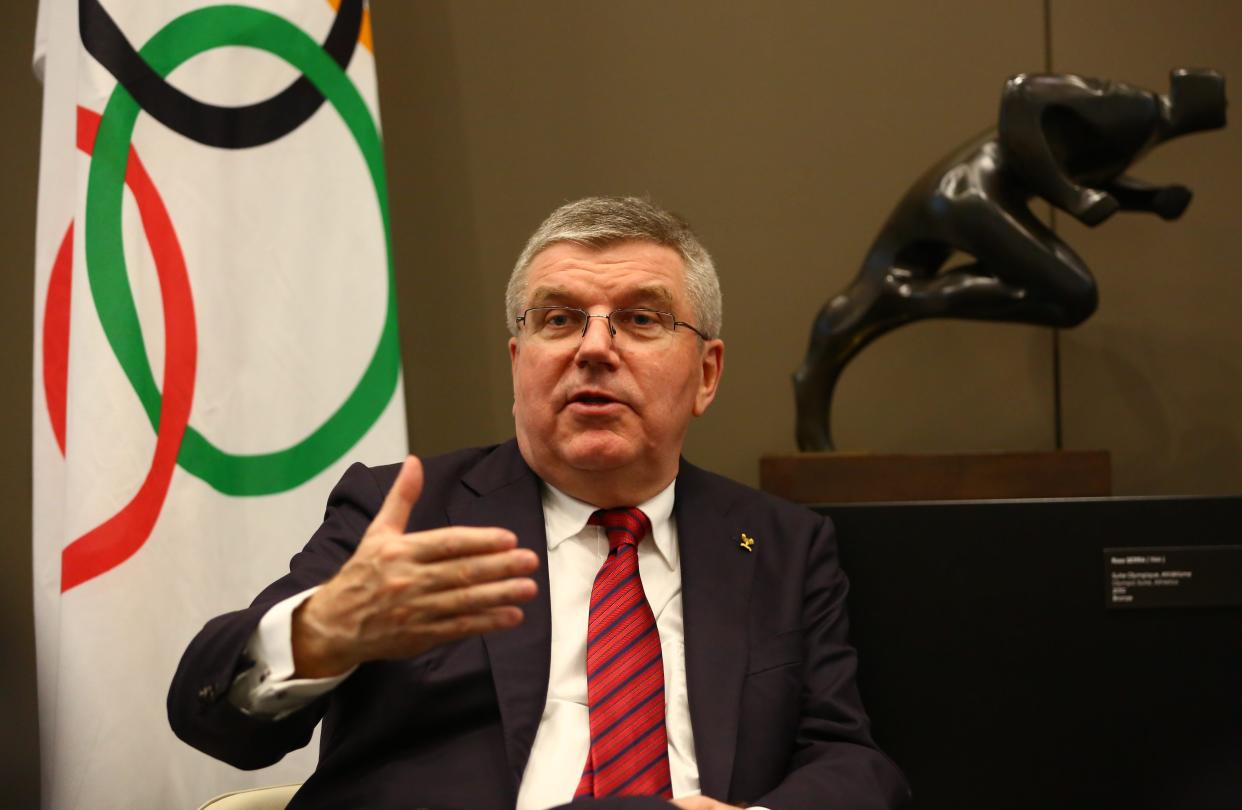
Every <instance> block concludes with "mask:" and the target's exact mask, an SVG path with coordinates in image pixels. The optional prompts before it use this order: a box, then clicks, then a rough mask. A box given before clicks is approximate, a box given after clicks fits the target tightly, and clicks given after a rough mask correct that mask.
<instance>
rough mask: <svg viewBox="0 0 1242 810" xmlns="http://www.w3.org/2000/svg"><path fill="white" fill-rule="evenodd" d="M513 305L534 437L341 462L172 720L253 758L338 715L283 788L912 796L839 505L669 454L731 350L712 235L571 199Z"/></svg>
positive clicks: (184, 669) (435, 801) (386, 795)
mask: <svg viewBox="0 0 1242 810" xmlns="http://www.w3.org/2000/svg"><path fill="white" fill-rule="evenodd" d="M506 303H507V306H508V311H509V318H510V324H511V330H512V332H513V337H512V338H511V339H510V341H509V349H510V358H511V363H512V372H513V391H514V406H513V413H514V423H515V428H516V440H514V441H510V442H508V443H505V444H502V445H499V446H496V447H490V448H481V449H474V450H466V451H460V452H457V453H452V454H449V455H446V456H441V457H438V458H435V459H430V460H428V461H427V463H426V465H425V466H424V465H423V464H422V463H421V462H419V460H417V459H415V458H413V457H411V458H409V459H407V460H406V461H405V463H404V464H402V465H400V466H399V467H397V466H393V467H383V468H375V469H368V468H365V467H363V466H361V465H355V466H354V467H352V468H350V470H349V471H348V472H347V473H346V475H345V476H344V478H342V480H341V482H340V483H339V484H338V485H337V487H336V489H335V490H334V491H333V493H332V495H331V497H330V500H329V505H328V511H327V516H326V518H325V521H324V524H323V525H322V526H321V528H320V529H319V531H318V532H316V534H315V535H314V537H312V538H311V540H310V542H309V543H308V544H307V546H306V548H305V549H304V550H303V551H302V552H301V553H299V554H298V555H296V556H295V557H294V559H293V560H292V562H291V565H290V572H289V574H288V575H286V576H285V577H284V578H282V579H281V580H279V581H277V582H276V583H274V584H273V585H272V586H270V587H269V588H267V589H266V590H265V591H264V592H263V593H262V594H260V595H259V597H258V598H257V599H256V600H255V602H254V604H252V605H251V607H250V608H248V609H246V610H242V611H238V612H236V613H232V614H227V615H225V616H221V617H218V618H217V619H214V620H212V621H211V622H210V623H208V625H207V626H206V627H205V628H204V629H203V631H202V632H201V633H200V634H199V635H198V636H197V637H196V638H195V639H194V641H193V642H192V643H191V645H190V648H189V649H188V650H187V652H186V654H185V656H184V657H183V660H182V664H181V666H180V668H179V669H178V672H177V675H176V677H175V679H174V681H173V685H172V688H171V690H170V693H169V702H168V706H169V717H170V720H171V722H172V725H173V728H174V730H175V731H176V732H177V734H178V735H179V736H180V737H182V739H185V740H186V741H187V742H190V743H191V744H192V745H195V746H196V747H198V748H200V749H201V750H203V751H205V752H207V753H209V754H212V755H213V756H216V757H219V758H221V759H223V760H225V761H227V762H231V763H233V764H235V765H237V766H239V767H246V768H254V767H262V766H265V765H268V764H270V763H272V762H275V761H276V760H278V759H279V758H280V757H282V756H283V755H284V754H285V753H287V752H288V751H290V750H293V749H294V748H297V747H300V746H303V745H305V744H306V742H307V741H308V740H309V738H310V735H311V732H312V730H313V728H314V726H315V724H316V723H317V722H319V721H320V720H321V719H322V721H323V734H322V742H321V748H320V763H319V766H318V768H317V770H316V771H315V773H314V775H312V777H311V778H310V779H309V780H308V781H307V783H306V785H305V786H304V787H303V788H302V790H301V791H300V792H299V793H298V795H297V796H296V797H295V799H294V801H293V804H292V805H291V807H294V808H314V807H325V808H326V807H368V808H379V807H393V808H396V807H437V808H438V807H462V808H493V807H494V808H511V807H514V806H515V805H516V806H517V807H518V808H519V810H528V809H533V808H539V807H547V806H552V805H556V804H562V803H566V802H569V801H570V800H571V799H578V800H580V801H591V802H594V803H595V805H596V806H598V807H600V808H608V807H617V808H621V807H627V808H628V807H633V808H639V807H652V808H657V807H667V806H668V805H667V804H666V803H665V802H666V801H668V800H671V801H672V802H673V804H675V805H677V806H679V807H681V808H683V810H696V809H697V810H711V808H722V807H730V806H739V805H741V804H751V805H752V806H763V807H768V808H772V809H773V810H784V809H785V808H790V809H791V810H796V809H797V808H808V809H809V808H842V810H846V809H847V808H859V809H860V810H861V808H887V807H894V806H898V805H900V804H901V803H903V802H904V800H905V799H906V798H907V796H908V791H907V789H906V786H905V783H904V780H903V779H902V777H901V774H900V772H899V771H898V770H897V769H896V767H895V766H894V765H893V764H892V763H891V761H890V760H888V759H887V758H886V757H885V756H884V755H883V754H882V753H881V752H879V751H878V750H877V749H876V748H875V745H874V743H873V742H872V741H871V739H870V736H869V732H868V722H867V718H866V715H865V713H864V712H863V709H862V706H861V705H860V702H859V699H858V693H857V689H856V686H855V683H854V674H855V656H854V652H853V650H852V649H851V648H850V646H849V645H848V641H847V638H846V635H847V625H846V617H845V594H846V588H847V586H846V580H845V577H844V575H843V573H842V572H841V569H840V567H839V566H838V563H837V557H836V546H835V543H834V540H833V536H832V527H831V524H830V523H829V522H828V521H826V520H824V519H823V518H821V517H819V516H817V515H816V514H814V513H812V512H810V511H808V510H806V509H803V508H801V507H797V506H794V505H791V504H788V503H784V502H781V501H779V500H777V499H774V498H771V497H769V496H766V495H763V494H762V493H758V492H756V491H754V490H751V489H749V488H747V487H743V486H741V485H739V484H736V483H733V482H730V481H727V480H726V479H723V478H720V477H718V476H715V475H712V474H710V473H707V472H705V471H703V470H700V469H698V468H696V467H694V466H692V465H690V464H688V463H686V462H685V461H684V460H682V459H681V457H680V452H681V447H682V443H683V440H684V437H685V434H686V430H687V428H688V426H689V423H690V420H691V418H692V417H695V416H698V415H701V414H702V413H703V412H704V411H705V410H706V409H707V407H708V406H709V405H710V404H711V402H712V400H713V399H714V397H715V394H716V390H717V386H718V385H719V381H720V376H721V372H722V370H723V363H724V344H723V343H722V342H721V340H720V339H719V338H718V337H717V335H719V332H720V320H721V315H720V291H719V285H718V282H717V281H716V274H715V270H714V268H713V266H712V264H711V258H710V257H709V256H708V254H707V252H706V251H705V250H704V249H703V248H702V246H701V245H700V244H699V243H698V240H697V239H696V238H695V237H694V235H693V233H691V232H690V230H689V228H688V227H687V226H686V225H685V224H684V223H683V222H682V221H681V220H679V219H677V218H676V217H674V216H672V215H670V214H668V213H667V212H665V211H663V210H661V209H659V208H657V207H655V206H654V205H652V204H650V203H649V202H646V201H643V200H637V199H633V198H589V199H586V200H580V201H578V202H575V203H570V204H567V205H565V206H562V207H561V208H560V209H558V210H557V211H555V212H554V213H553V214H552V215H551V216H550V217H549V218H548V219H547V220H546V221H545V222H544V223H543V225H541V226H540V228H539V230H537V231H536V233H535V234H534V235H533V236H532V237H531V239H530V241H529V242H528V243H527V246H526V249H525V250H524V252H523V254H522V256H521V257H520V258H519V259H518V262H517V265H516V266H515V268H514V272H513V274H512V276H511V278H510V282H509V288H508V292H507V295H506ZM687 316H689V317H692V318H694V323H691V322H690V321H689V320H688V319H687V320H680V318H683V317H687ZM597 320H598V321H600V323H596V321H597ZM523 605H524V606H525V607H522V606H523Z"/></svg>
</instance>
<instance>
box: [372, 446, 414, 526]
mask: <svg viewBox="0 0 1242 810" xmlns="http://www.w3.org/2000/svg"><path fill="white" fill-rule="evenodd" d="M422 492H423V463H422V462H421V461H419V460H418V456H414V455H410V456H406V459H405V463H404V464H402V465H401V471H400V472H399V473H397V480H396V481H393V482H392V488H391V489H389V490H388V495H387V496H386V497H385V498H384V503H383V505H382V506H380V510H379V512H378V513H377V514H376V515H375V519H374V520H373V521H371V528H373V529H374V528H384V529H391V530H393V531H397V532H402V533H404V532H405V527H406V524H407V523H409V520H410V510H411V509H413V508H414V504H415V503H417V502H418V496H419V495H421V494H422Z"/></svg>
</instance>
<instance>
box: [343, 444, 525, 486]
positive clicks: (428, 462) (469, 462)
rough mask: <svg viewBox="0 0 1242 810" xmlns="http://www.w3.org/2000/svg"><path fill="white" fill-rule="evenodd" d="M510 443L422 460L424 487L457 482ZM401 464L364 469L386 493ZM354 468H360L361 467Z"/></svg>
mask: <svg viewBox="0 0 1242 810" xmlns="http://www.w3.org/2000/svg"><path fill="white" fill-rule="evenodd" d="M511 443H512V440H510V441H509V442H502V443H501V444H492V445H486V446H482V447H464V448H462V449H460V450H453V451H450V452H448V453H441V454H440V455H436V456H427V457H426V458H423V459H422V462H423V478H424V479H425V484H424V486H426V485H428V484H435V483H437V482H440V481H457V480H458V479H460V478H461V477H462V476H463V475H465V474H466V473H467V472H468V471H470V470H471V469H473V468H474V467H475V466H476V465H478V463H479V462H480V461H482V460H483V459H484V458H486V457H487V456H489V455H491V454H492V453H494V452H496V451H498V450H503V449H505V448H506V447H507V446H508V445H509V444H511ZM401 464H402V462H400V461H397V462H394V463H392V464H380V465H377V466H374V467H367V468H366V469H367V471H368V472H369V473H370V475H371V476H372V477H373V478H374V479H375V481H376V483H377V484H379V485H380V487H381V488H382V489H384V490H385V491H386V490H387V488H388V487H390V486H391V485H392V482H393V481H395V480H396V478H397V473H398V472H399V471H400V470H401ZM356 466H360V467H361V466H363V465H356Z"/></svg>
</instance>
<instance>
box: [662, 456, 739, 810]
mask: <svg viewBox="0 0 1242 810" xmlns="http://www.w3.org/2000/svg"><path fill="white" fill-rule="evenodd" d="M713 489H715V491H716V495H715V497H713ZM722 500H723V499H722V498H721V497H720V496H719V489H718V487H716V488H714V487H713V486H712V481H711V477H710V476H709V475H708V474H707V473H705V472H703V471H702V470H700V469H698V468H697V467H693V466H691V465H690V464H687V463H686V462H685V461H684V460H683V461H682V464H681V470H680V472H679V473H678V476H677V499H676V503H675V505H674V507H673V512H674V515H675V516H676V518H677V536H678V540H679V543H680V546H681V592H682V608H683V612H684V617H685V636H686V637H685V644H686V687H687V691H688V694H689V697H690V720H691V725H692V726H693V728H694V750H695V756H696V758H697V760H698V766H699V782H700V784H701V787H702V790H703V794H704V795H705V796H715V797H720V798H724V797H726V796H727V795H728V792H729V781H730V774H732V772H733V760H734V756H735V748H736V746H737V723H738V711H739V708H740V701H741V695H742V680H743V677H744V674H745V669H746V661H747V654H748V642H747V637H748V627H749V622H748V612H747V609H748V606H749V604H750V589H751V582H752V581H753V578H754V577H753V573H754V565H753V560H752V559H751V555H750V554H748V553H747V552H746V551H745V550H744V549H743V548H741V547H740V545H739V542H740V536H741V534H740V533H741V530H742V529H743V528H744V527H740V526H736V525H734V521H733V520H732V519H731V517H730V506H731V504H727V503H721V501H722Z"/></svg>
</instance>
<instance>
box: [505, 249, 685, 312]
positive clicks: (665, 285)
mask: <svg viewBox="0 0 1242 810" xmlns="http://www.w3.org/2000/svg"><path fill="white" fill-rule="evenodd" d="M635 295H646V296H654V297H656V298H667V299H668V300H667V302H665V303H667V305H668V306H671V307H675V306H679V305H683V304H684V303H685V301H686V271H685V263H684V262H683V261H682V258H681V256H680V255H679V254H678V253H677V251H675V250H673V249H672V248H669V247H665V246H664V245H658V244H656V243H654V242H644V241H626V242H617V243H615V244H611V245H606V246H604V247H601V248H595V247H590V246H587V245H578V244H574V243H572V242H558V243H556V244H554V245H551V246H549V247H547V248H545V249H544V250H542V251H540V252H539V253H538V254H536V255H535V258H534V259H532V260H531V263H530V268H529V269H528V270H527V275H526V300H527V303H536V302H538V301H539V300H543V299H547V298H550V297H552V298H555V297H567V298H574V299H579V300H577V301H575V303H583V304H588V305H590V304H595V303H617V304H619V305H621V304H625V303H627V302H626V301H623V300H621V299H624V298H626V297H627V296H630V297H632V296H635ZM590 299H602V300H599V301H596V300H590Z"/></svg>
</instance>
